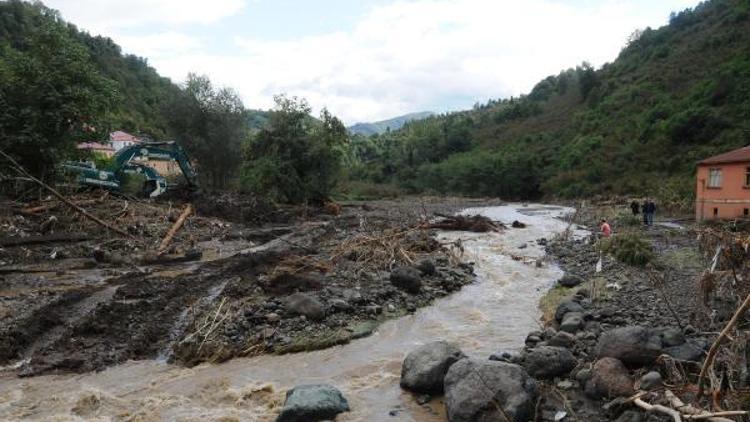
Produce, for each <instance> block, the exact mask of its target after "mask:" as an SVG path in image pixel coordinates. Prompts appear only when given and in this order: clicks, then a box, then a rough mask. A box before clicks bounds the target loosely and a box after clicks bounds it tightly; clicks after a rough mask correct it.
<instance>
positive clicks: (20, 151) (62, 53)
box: [0, 3, 118, 177]
mask: <svg viewBox="0 0 750 422" xmlns="http://www.w3.org/2000/svg"><path fill="white" fill-rule="evenodd" d="M13 6H16V8H15V9H14V8H13ZM25 10H26V9H24V8H20V9H19V8H18V5H17V4H15V3H11V4H2V3H0V149H3V150H5V151H8V152H11V153H12V154H13V155H14V156H15V157H16V159H18V160H20V161H21V162H22V163H23V164H24V165H25V166H26V167H27V168H28V169H29V170H30V171H32V172H33V173H34V174H37V175H41V176H42V177H45V176H46V175H47V174H48V171H47V170H48V169H49V168H50V166H51V164H52V163H54V162H55V161H56V159H57V157H59V156H61V155H63V154H65V153H66V152H69V151H70V150H71V149H72V146H73V143H74V140H76V139H85V138H86V137H91V136H95V135H96V132H97V130H96V129H97V128H99V127H100V125H101V123H102V121H103V120H104V116H105V115H106V113H107V112H108V111H111V110H112V109H113V107H114V104H115V101H116V99H117V98H118V96H117V92H116V89H115V84H114V83H113V82H112V81H111V80H109V79H107V78H106V77H104V76H103V75H102V74H101V73H100V72H98V71H97V69H96V68H95V66H93V65H92V64H91V62H90V60H91V57H90V54H89V52H88V50H87V49H86V48H85V47H83V46H82V45H81V44H80V43H79V42H78V41H77V40H76V39H75V38H74V37H73V36H71V34H70V32H69V31H67V30H66V27H65V26H64V25H61V24H60V21H59V18H58V16H57V15H56V14H55V13H54V12H52V11H49V10H46V9H42V8H39V9H35V10H36V12H37V14H31V15H24V14H23V13H24V11H25ZM19 11H20V13H21V18H20V19H17V20H16V19H14V14H13V12H19ZM19 27H24V29H23V31H24V32H25V34H26V36H24V37H22V38H20V37H14V36H13V35H14V34H15V33H16V32H15V30H16V29H18V28H19Z"/></svg>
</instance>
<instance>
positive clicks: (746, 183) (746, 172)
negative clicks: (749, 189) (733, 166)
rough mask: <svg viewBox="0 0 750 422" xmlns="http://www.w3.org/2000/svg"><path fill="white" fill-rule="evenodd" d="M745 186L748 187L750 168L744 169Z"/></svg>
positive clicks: (749, 183)
mask: <svg viewBox="0 0 750 422" xmlns="http://www.w3.org/2000/svg"><path fill="white" fill-rule="evenodd" d="M745 186H750V167H746V168H745Z"/></svg>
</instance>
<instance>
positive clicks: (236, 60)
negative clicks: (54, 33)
mask: <svg viewBox="0 0 750 422" xmlns="http://www.w3.org/2000/svg"><path fill="white" fill-rule="evenodd" d="M45 3H46V4H47V5H48V6H50V7H52V8H54V9H57V10H59V11H60V12H61V13H62V15H63V17H64V18H65V19H66V20H68V21H70V22H73V23H75V24H76V25H78V26H79V27H80V28H82V29H85V30H87V31H89V32H91V33H93V34H101V35H106V36H109V37H111V38H112V39H114V40H115V42H117V43H118V44H120V45H121V46H122V47H123V49H124V51H125V52H127V53H133V54H137V55H139V56H144V57H146V58H148V60H149V63H151V65H153V66H154V67H155V68H156V69H157V70H158V71H159V73H161V74H162V75H164V76H168V77H170V78H172V80H173V81H175V82H180V81H183V80H184V79H185V76H186V75H187V73H188V72H197V73H201V74H206V75H208V76H209V77H210V78H211V79H212V80H213V81H214V82H215V83H217V84H218V85H221V86H230V87H233V88H235V89H236V90H237V91H238V92H239V93H240V95H241V96H242V98H243V101H244V102H245V105H246V106H247V107H250V108H263V109H265V108H269V107H271V106H272V104H273V100H272V97H273V95H274V94H277V93H287V94H289V95H296V96H301V97H305V98H307V99H308V101H309V102H310V103H311V105H312V106H313V107H314V108H315V109H320V108H322V107H328V109H329V110H331V111H332V112H333V113H334V114H336V115H338V116H339V117H340V118H342V119H343V120H344V121H345V122H347V123H349V124H351V123H354V122H358V121H374V120H379V119H384V118H388V117H393V116H396V115H400V114H404V113H408V112H414V111H425V110H429V111H435V112H442V111H450V110H457V109H464V108H469V107H471V106H472V105H473V104H474V103H475V102H477V101H485V100H487V99H490V98H501V97H508V96H511V95H518V94H521V93H526V92H528V91H529V90H530V89H531V88H532V87H533V86H534V84H535V83H536V82H538V81H539V80H540V79H542V78H544V77H546V76H548V75H550V74H557V73H558V72H559V71H560V70H562V69H565V68H568V67H573V66H575V65H576V64H580V63H581V62H583V61H584V60H585V61H588V62H590V63H592V64H594V65H595V66H600V65H602V64H603V63H606V62H609V61H612V60H614V58H615V57H616V56H617V54H618V52H619V51H620V49H621V48H622V46H623V44H624V43H625V41H626V39H627V37H628V35H629V34H631V33H632V32H633V31H634V30H635V29H637V28H645V27H646V26H651V27H658V26H661V25H663V24H665V23H666V22H667V19H668V16H669V13H670V12H671V11H675V10H682V9H684V8H686V7H692V6H694V5H696V4H697V3H698V0H658V1H654V0H397V1H394V0H210V1H204V0H47V1H45Z"/></svg>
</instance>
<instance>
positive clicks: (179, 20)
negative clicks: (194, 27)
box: [45, 0, 247, 35]
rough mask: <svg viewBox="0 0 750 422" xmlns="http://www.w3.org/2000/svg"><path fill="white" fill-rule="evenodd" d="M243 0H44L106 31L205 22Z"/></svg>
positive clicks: (97, 30) (240, 5) (87, 25)
mask: <svg viewBox="0 0 750 422" xmlns="http://www.w3.org/2000/svg"><path fill="white" fill-rule="evenodd" d="M246 3H247V1H246V0H211V1H210V2H207V1H205V0H127V1H123V0H45V4H46V5H47V6H49V7H51V8H53V9H58V10H61V11H62V12H63V17H64V18H65V19H66V20H68V21H70V22H75V23H76V24H77V25H80V26H81V27H83V28H86V29H87V30H90V31H93V32H95V33H98V34H103V35H106V34H107V33H108V32H110V31H113V30H116V29H122V28H132V27H139V26H148V25H154V24H166V25H179V24H190V23H197V24H209V23H213V22H216V21H218V20H220V19H222V18H225V17H227V16H232V15H234V14H236V13H238V12H239V11H240V10H242V9H243V8H244V7H245V4H246Z"/></svg>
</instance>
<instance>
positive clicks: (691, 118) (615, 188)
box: [350, 0, 750, 199]
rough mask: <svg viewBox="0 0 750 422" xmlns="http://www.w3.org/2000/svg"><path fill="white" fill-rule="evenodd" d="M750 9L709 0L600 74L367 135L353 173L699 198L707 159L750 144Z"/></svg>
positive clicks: (440, 185)
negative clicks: (700, 170) (696, 191)
mask: <svg viewBox="0 0 750 422" xmlns="http://www.w3.org/2000/svg"><path fill="white" fill-rule="evenodd" d="M749 14H750V3H748V2H747V1H746V0H711V1H707V2H704V3H701V4H700V5H699V6H697V7H696V8H694V9H692V10H690V9H688V10H685V11H682V12H680V13H675V14H673V15H672V16H671V20H670V24H669V25H667V26H665V27H663V28H660V29H656V30H654V29H650V28H646V29H645V30H642V31H636V32H635V33H634V34H633V35H632V36H631V37H630V39H629V41H628V44H627V46H626V47H625V48H624V49H623V50H622V52H621V53H620V55H619V57H618V58H617V60H615V61H614V62H613V63H610V64H606V65H604V66H603V67H602V68H601V69H599V70H595V69H593V68H592V67H591V66H589V65H587V64H585V63H584V64H583V65H582V66H579V67H577V68H575V69H570V70H567V71H564V72H561V73H560V74H559V75H557V76H550V77H548V78H546V79H544V80H542V81H541V82H539V83H538V84H537V85H536V86H535V87H534V88H533V90H532V91H531V92H530V93H529V94H528V95H525V96H522V97H520V98H511V99H505V100H492V101H489V102H487V103H486V104H478V105H476V106H475V107H474V109H473V110H469V111H465V112H459V113H452V114H448V115H442V116H437V117H433V118H429V119H426V120H421V121H416V122H410V123H408V124H407V125H406V126H405V127H404V128H402V129H401V130H398V131H392V132H390V133H386V134H382V135H379V136H372V137H369V138H362V137H359V138H356V139H355V142H353V144H352V148H353V150H352V155H353V156H354V157H356V160H354V162H355V165H354V166H353V169H352V171H351V174H350V177H351V178H353V179H354V180H361V181H370V182H375V183H390V184H397V185H398V186H400V187H401V188H403V189H406V190H408V191H412V192H420V191H421V192H429V191H433V192H438V193H459V194H469V195H500V196H503V197H508V198H511V197H516V198H533V197H536V196H542V195H545V196H564V197H582V196H587V195H591V194H612V193H614V194H633V193H635V194H650V195H654V196H658V197H660V198H665V199H669V198H672V197H674V198H683V197H689V196H690V195H691V194H692V191H693V186H694V180H693V174H694V173H693V172H694V167H695V163H696V162H697V161H699V160H700V159H702V158H704V157H707V156H710V155H713V154H717V153H720V152H724V151H727V150H731V149H734V148H738V147H741V146H744V145H746V144H748V143H750V19H749V18H748V16H749Z"/></svg>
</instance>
